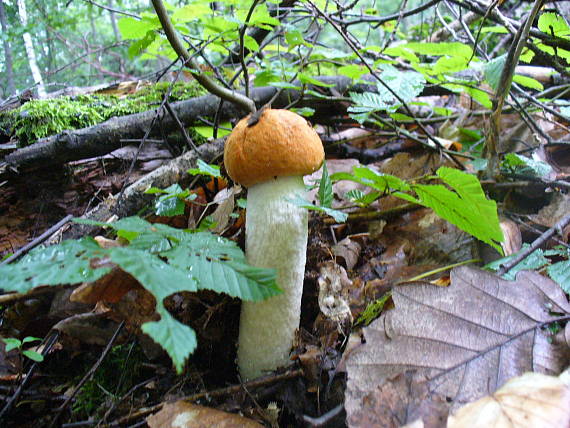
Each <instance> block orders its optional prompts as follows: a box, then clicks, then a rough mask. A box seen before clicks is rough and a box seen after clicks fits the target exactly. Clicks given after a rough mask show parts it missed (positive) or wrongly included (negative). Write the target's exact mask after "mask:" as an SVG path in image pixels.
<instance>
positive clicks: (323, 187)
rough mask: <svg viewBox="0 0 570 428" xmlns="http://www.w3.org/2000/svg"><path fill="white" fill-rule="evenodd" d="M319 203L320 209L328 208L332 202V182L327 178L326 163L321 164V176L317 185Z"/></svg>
mask: <svg viewBox="0 0 570 428" xmlns="http://www.w3.org/2000/svg"><path fill="white" fill-rule="evenodd" d="M318 196H319V202H320V204H321V206H322V207H326V208H330V207H331V205H332V201H333V188H332V181H331V179H330V177H329V171H328V170H327V163H326V161H325V162H323V175H322V177H321V181H320V183H319V192H318Z"/></svg>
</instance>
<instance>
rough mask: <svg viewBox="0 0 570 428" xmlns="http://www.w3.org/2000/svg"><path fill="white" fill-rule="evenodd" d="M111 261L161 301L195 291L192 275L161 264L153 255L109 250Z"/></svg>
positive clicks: (195, 285) (123, 250)
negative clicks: (180, 292)
mask: <svg viewBox="0 0 570 428" xmlns="http://www.w3.org/2000/svg"><path fill="white" fill-rule="evenodd" d="M108 251H109V256H110V257H111V260H112V261H113V262H114V263H116V264H117V265H118V266H120V267H121V269H123V270H124V271H125V272H128V273H130V274H131V275H132V276H133V277H134V278H136V280H137V281H138V282H140V283H141V285H142V286H143V287H144V288H146V289H147V290H148V291H150V292H151V293H152V294H153V295H154V296H155V297H156V299H157V302H158V301H159V300H160V301H162V300H163V299H165V298H166V297H168V296H170V295H171V294H174V293H177V292H179V291H196V290H197V289H198V288H197V284H196V281H195V280H194V278H193V277H192V275H191V274H190V273H189V272H188V271H185V270H181V269H179V268H178V267H177V266H174V265H169V264H168V263H165V262H163V261H162V260H161V259H160V258H159V257H157V256H155V255H154V254H149V253H148V252H146V251H140V250H135V249H133V248H122V247H117V248H110V249H109V250H108Z"/></svg>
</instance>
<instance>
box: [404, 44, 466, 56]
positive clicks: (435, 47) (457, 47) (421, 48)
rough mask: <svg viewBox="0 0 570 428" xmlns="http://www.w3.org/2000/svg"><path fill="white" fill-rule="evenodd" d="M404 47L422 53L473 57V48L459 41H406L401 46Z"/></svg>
mask: <svg viewBox="0 0 570 428" xmlns="http://www.w3.org/2000/svg"><path fill="white" fill-rule="evenodd" d="M399 47H400V48H402V49H409V50H411V51H413V52H415V53H417V54H420V55H434V56H441V55H446V56H458V57H462V58H467V59H469V58H471V54H472V52H473V49H472V48H471V46H469V45H466V44H464V43H459V42H451V43H423V42H422V43H419V42H413V43H406V44H403V45H400V46H399Z"/></svg>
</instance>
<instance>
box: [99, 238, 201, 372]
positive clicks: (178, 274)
mask: <svg viewBox="0 0 570 428" xmlns="http://www.w3.org/2000/svg"><path fill="white" fill-rule="evenodd" d="M109 252H110V255H111V259H112V260H113V262H115V263H116V264H117V265H119V266H120V267H121V269H123V270H124V271H125V272H128V273H130V274H131V275H132V276H133V277H135V278H136V279H137V281H139V282H140V283H141V284H142V285H143V286H144V287H145V288H146V289H147V290H148V291H150V292H151V293H152V294H153V295H154V296H155V298H156V311H157V312H158V313H159V314H160V317H161V319H160V321H158V322H152V323H146V324H143V325H142V330H143V331H144V332H145V333H146V334H148V335H149V336H150V337H151V338H152V339H153V340H154V341H155V342H156V343H158V344H159V345H160V346H162V348H163V349H164V350H165V351H166V352H167V353H168V355H169V356H170V358H171V359H172V362H173V363H174V366H175V367H176V371H177V372H178V373H180V372H181V371H182V368H183V366H184V363H185V361H186V359H187V358H188V357H189V355H190V354H191V353H192V352H194V349H196V345H197V343H196V334H195V333H194V331H193V330H192V329H191V328H190V327H188V326H185V325H184V324H181V323H180V322H178V321H176V320H175V319H174V318H173V317H172V315H170V313H169V312H168V311H167V310H166V309H165V308H164V304H163V300H164V299H165V298H166V297H168V296H170V295H172V294H174V293H177V292H180V291H196V290H197V286H196V281H195V280H194V279H193V277H192V276H191V275H190V273H189V272H188V271H183V270H180V269H178V268H176V267H173V266H170V265H168V264H166V263H165V262H163V261H162V260H161V259H160V258H158V257H157V256H155V255H152V254H148V253H147V252H146V251H138V250H134V249H132V248H111V249H110V250H109Z"/></svg>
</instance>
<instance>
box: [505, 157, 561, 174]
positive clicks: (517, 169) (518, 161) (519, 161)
mask: <svg viewBox="0 0 570 428" xmlns="http://www.w3.org/2000/svg"><path fill="white" fill-rule="evenodd" d="M501 169H503V170H504V171H506V172H507V173H517V174H522V175H531V176H534V177H544V176H547V175H548V174H550V173H551V172H552V167H551V166H550V165H549V164H547V163H546V162H542V161H539V160H534V159H531V158H527V157H526V156H522V155H518V154H516V153H508V154H507V155H506V156H505V159H504V160H503V162H501Z"/></svg>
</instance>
